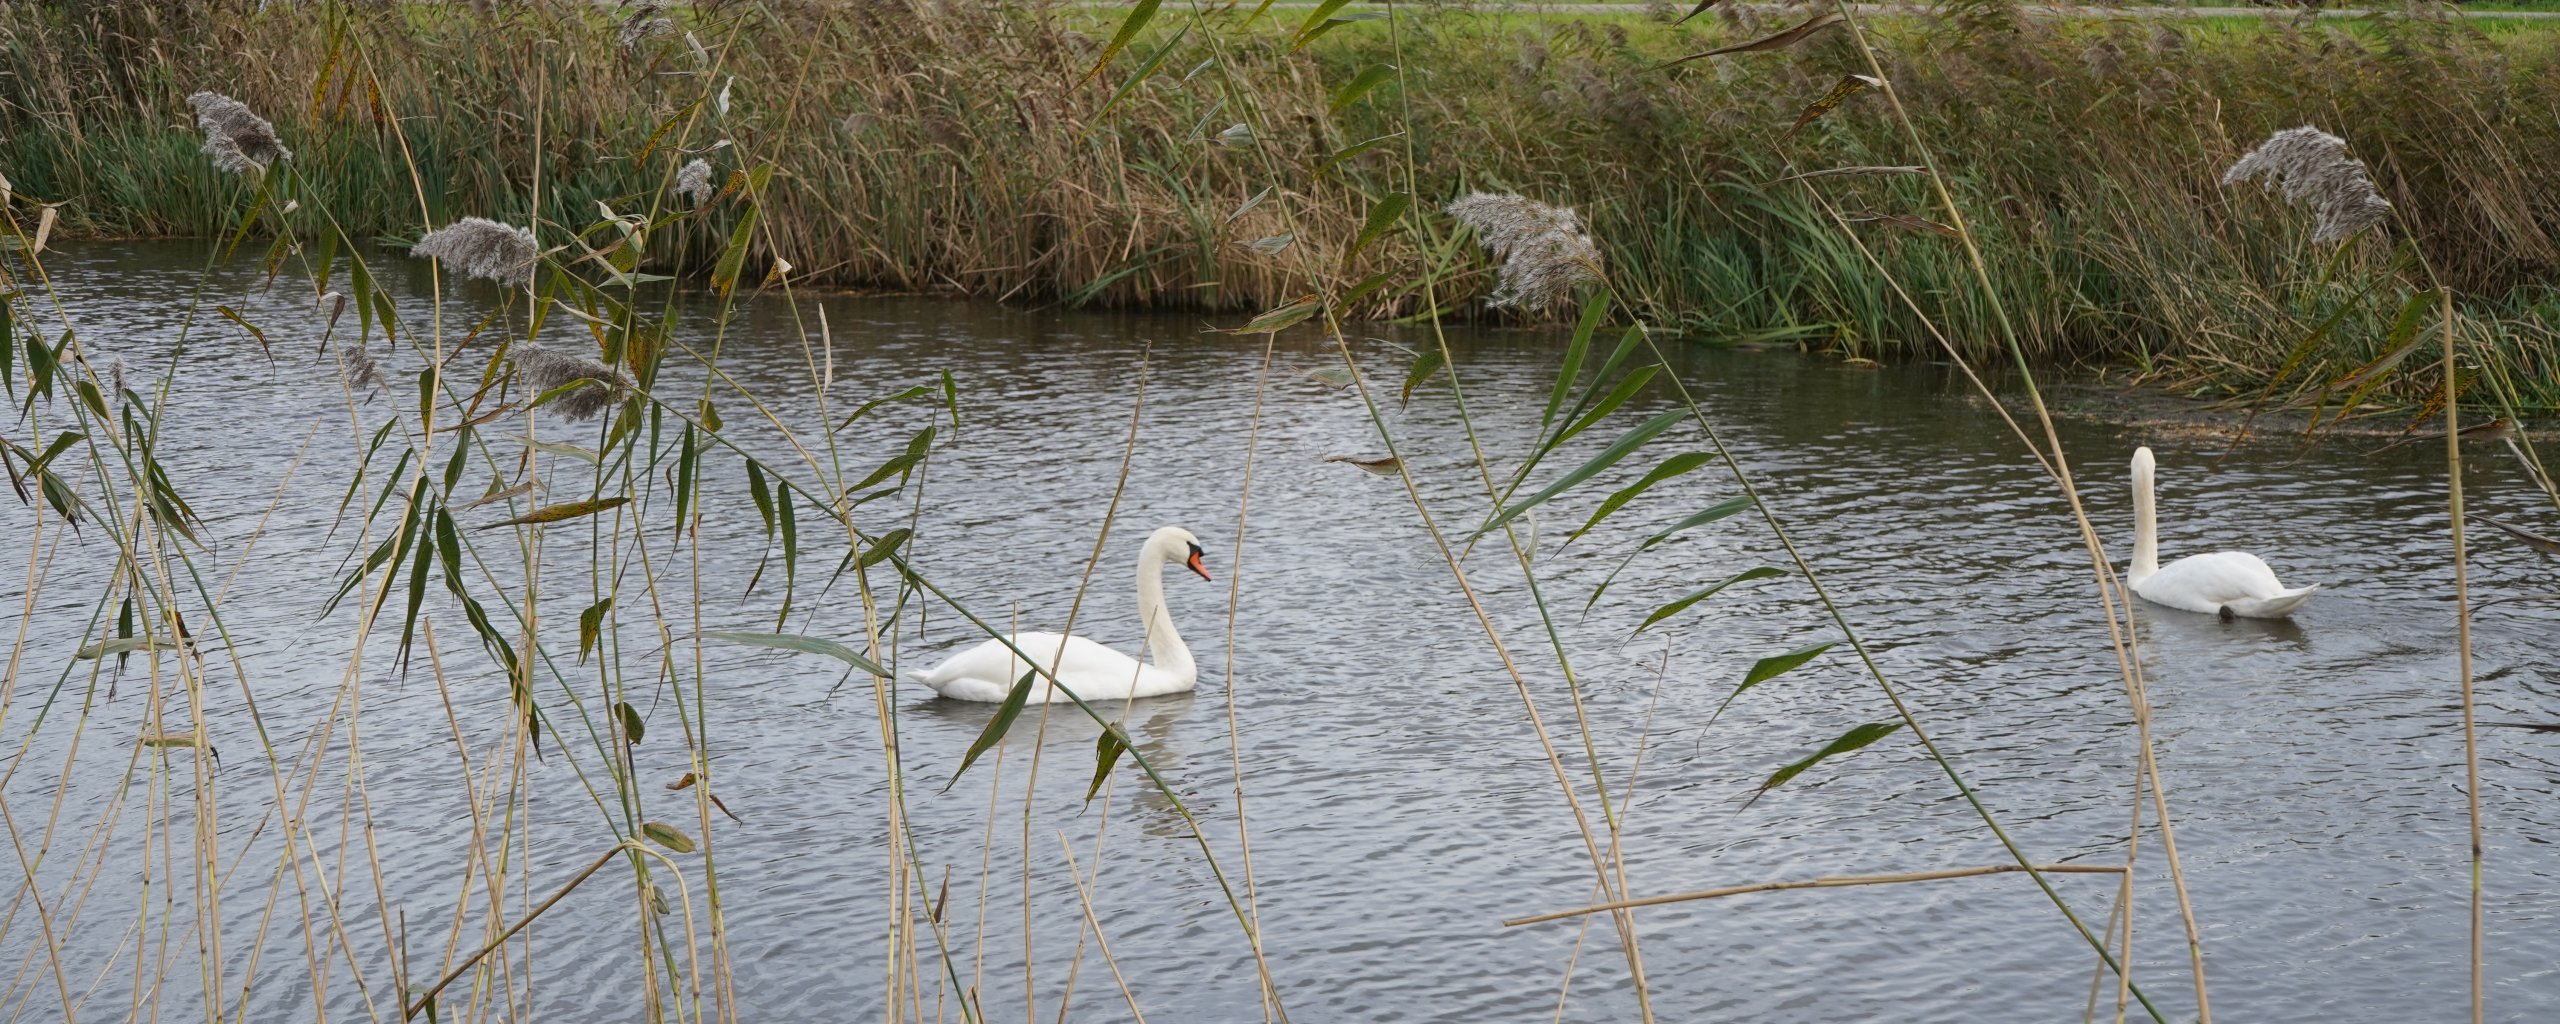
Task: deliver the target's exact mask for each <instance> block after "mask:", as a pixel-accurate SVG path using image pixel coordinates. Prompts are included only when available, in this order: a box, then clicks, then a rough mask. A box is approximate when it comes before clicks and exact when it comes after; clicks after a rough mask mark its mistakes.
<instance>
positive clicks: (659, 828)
mask: <svg viewBox="0 0 2560 1024" xmlns="http://www.w3.org/2000/svg"><path fill="white" fill-rule="evenodd" d="M640 834H641V835H644V836H647V837H649V841H650V842H653V843H656V844H658V845H660V846H663V847H666V848H667V849H670V850H674V851H675V852H677V853H692V852H693V837H691V836H687V835H685V834H684V832H683V831H682V830H679V829H677V828H676V827H675V826H673V825H670V824H667V823H666V822H663V821H651V822H643V823H641V825H640Z"/></svg>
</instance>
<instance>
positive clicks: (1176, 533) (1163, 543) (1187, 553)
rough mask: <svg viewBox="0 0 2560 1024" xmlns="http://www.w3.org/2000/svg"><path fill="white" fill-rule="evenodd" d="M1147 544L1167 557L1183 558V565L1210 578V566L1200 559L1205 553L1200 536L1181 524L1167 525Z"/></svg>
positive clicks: (1202, 576) (1149, 538) (1201, 575)
mask: <svg viewBox="0 0 2560 1024" xmlns="http://www.w3.org/2000/svg"><path fill="white" fill-rule="evenodd" d="M1147 546H1148V547H1150V548H1154V549H1156V550H1158V551H1162V552H1164V556H1165V557H1167V558H1179V559H1181V560H1182V567H1183V568H1185V569H1189V570H1191V571H1192V572H1196V573H1199V574H1200V578H1201V579H1204V580H1205V579H1208V578H1209V567H1208V566H1207V565H1204V564H1202V563H1201V561H1200V559H1201V558H1202V557H1204V554H1205V553H1204V552H1202V551H1201V550H1200V538H1198V537H1195V536H1192V534H1191V531H1189V530H1185V529H1183V528H1181V527H1179V526H1168V527H1165V528H1164V529H1161V530H1157V531H1156V532H1155V535H1154V536H1151V537H1148V538H1147Z"/></svg>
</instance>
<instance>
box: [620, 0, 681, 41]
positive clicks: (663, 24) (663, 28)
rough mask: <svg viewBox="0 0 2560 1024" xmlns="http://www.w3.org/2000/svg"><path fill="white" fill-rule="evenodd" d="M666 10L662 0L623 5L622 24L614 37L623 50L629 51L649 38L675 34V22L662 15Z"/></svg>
mask: <svg viewBox="0 0 2560 1024" xmlns="http://www.w3.org/2000/svg"><path fill="white" fill-rule="evenodd" d="M666 11H667V5H666V4H665V3H664V2H662V0H638V2H636V3H631V4H626V5H624V8H623V12H622V24H621V26H620V27H619V28H618V29H616V31H615V39H616V40H617V41H618V42H619V43H620V44H621V46H622V49H623V50H624V51H625V52H629V51H631V50H635V49H638V48H639V47H640V44H642V43H645V42H648V41H649V40H651V39H655V38H657V37H659V36H664V35H673V34H675V30H676V23H675V22H672V21H669V20H667V19H666V18H665V17H664V15H665V14H666Z"/></svg>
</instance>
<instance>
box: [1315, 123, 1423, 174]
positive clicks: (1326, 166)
mask: <svg viewBox="0 0 2560 1024" xmlns="http://www.w3.org/2000/svg"><path fill="white" fill-rule="evenodd" d="M1401 138H1404V133H1403V132H1388V133H1387V134H1385V135H1380V136H1378V137H1376V138H1370V139H1362V140H1360V141H1358V142H1354V143H1352V144H1350V145H1348V146H1344V147H1342V149H1341V150H1339V151H1337V152H1335V153H1334V154H1333V155H1332V156H1330V157H1327V158H1326V159H1325V162H1324V163H1323V164H1322V165H1320V166H1318V167H1317V168H1316V177H1319V178H1321V177H1324V176H1325V175H1326V174H1328V173H1331V172H1332V170H1333V169H1334V168H1336V167H1339V166H1341V165H1342V162H1343V161H1345V160H1349V159H1351V158H1352V157H1355V156H1359V155H1360V154H1362V153H1366V152H1368V151H1370V150H1372V149H1376V148H1378V147H1379V146H1383V145H1385V144H1387V143H1390V142H1394V141H1395V140H1397V139H1401Z"/></svg>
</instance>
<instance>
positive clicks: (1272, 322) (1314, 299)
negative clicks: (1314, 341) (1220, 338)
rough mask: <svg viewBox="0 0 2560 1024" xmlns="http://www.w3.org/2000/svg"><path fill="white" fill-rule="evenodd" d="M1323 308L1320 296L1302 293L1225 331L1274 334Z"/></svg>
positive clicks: (1231, 332)
mask: <svg viewBox="0 0 2560 1024" xmlns="http://www.w3.org/2000/svg"><path fill="white" fill-rule="evenodd" d="M1323 308H1324V300H1323V299H1322V298H1320V297H1318V296H1314V295H1302V296H1299V297H1298V299H1297V301H1295V302H1291V303H1289V304H1288V305H1285V306H1281V307H1278V308H1276V309H1272V310H1268V311H1266V312H1264V313H1263V314H1262V315H1261V316H1257V317H1254V318H1253V319H1252V320H1249V321H1246V322H1245V325H1244V326H1242V327H1238V328H1236V329H1235V330H1232V331H1229V332H1227V333H1229V334H1276V333H1278V332H1280V331H1283V330H1286V329H1288V328H1289V327H1291V326H1294V325H1296V324H1297V323H1298V322H1299V321H1302V320H1305V319H1306V318H1308V317H1311V316H1314V315H1316V311H1317V310H1320V309H1323Z"/></svg>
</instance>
